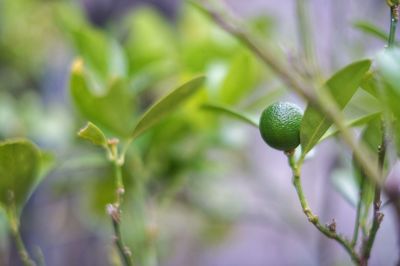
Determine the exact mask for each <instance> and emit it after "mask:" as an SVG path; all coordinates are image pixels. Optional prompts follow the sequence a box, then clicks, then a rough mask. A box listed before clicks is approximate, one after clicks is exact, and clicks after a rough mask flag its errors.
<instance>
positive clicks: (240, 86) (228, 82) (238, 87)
mask: <svg viewBox="0 0 400 266" xmlns="http://www.w3.org/2000/svg"><path fill="white" fill-rule="evenodd" d="M258 69H259V66H258V65H257V61H256V60H255V58H254V57H253V56H252V55H251V54H250V53H249V52H248V51H245V52H241V53H239V54H238V55H236V56H235V58H234V59H233V62H232V63H231V66H230V69H229V70H228V74H227V75H226V77H225V80H224V81H223V83H222V86H221V88H220V90H219V95H218V101H219V102H222V103H224V104H228V105H233V104H235V103H237V102H238V101H240V100H241V99H242V98H243V96H245V95H246V94H247V93H248V92H249V90H251V89H253V88H254V87H255V86H256V83H257V76H258V75H257V71H258Z"/></svg>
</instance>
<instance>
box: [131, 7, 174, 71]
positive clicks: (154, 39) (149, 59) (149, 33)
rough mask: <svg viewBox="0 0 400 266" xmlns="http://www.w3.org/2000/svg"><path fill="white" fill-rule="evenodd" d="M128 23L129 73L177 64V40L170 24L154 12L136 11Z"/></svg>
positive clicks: (150, 10) (143, 9) (146, 10)
mask: <svg viewBox="0 0 400 266" xmlns="http://www.w3.org/2000/svg"><path fill="white" fill-rule="evenodd" d="M127 22H128V26H129V29H130V32H129V37H128V40H127V41H126V43H125V47H126V50H127V55H128V57H127V58H128V61H129V68H130V70H129V73H130V74H136V73H137V72H138V71H140V70H142V69H143V68H145V67H148V66H149V65H153V66H154V65H156V64H164V65H165V61H173V62H175V61H176V56H177V55H178V54H177V38H176V36H175V35H174V34H173V31H172V27H171V26H170V23H169V22H168V21H166V20H165V18H163V17H162V16H161V15H160V14H159V13H158V12H157V11H156V10H155V9H150V8H141V9H136V10H135V12H134V14H133V15H132V16H130V17H129V19H128V21H127ZM175 68H176V67H175ZM170 69H174V68H170Z"/></svg>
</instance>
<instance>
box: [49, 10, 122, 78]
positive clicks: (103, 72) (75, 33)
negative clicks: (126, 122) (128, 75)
mask: <svg viewBox="0 0 400 266" xmlns="http://www.w3.org/2000/svg"><path fill="white" fill-rule="evenodd" d="M56 14H57V17H56V22H57V24H58V26H59V27H60V28H61V30H62V33H64V34H66V36H67V38H68V40H69V41H70V42H71V44H72V47H73V48H74V50H75V52H76V53H77V55H79V56H80V57H82V58H83V59H84V60H85V63H86V64H87V65H88V67H89V69H90V70H91V71H92V72H91V73H93V74H94V75H95V77H96V79H97V80H99V81H101V83H102V84H104V83H105V82H106V80H107V78H108V77H109V76H110V75H112V74H123V73H125V70H123V69H122V68H123V67H125V65H124V63H123V62H121V60H125V59H124V56H121V53H122V50H121V49H119V47H118V46H117V45H118V44H117V43H116V41H115V40H112V39H111V38H110V37H109V36H107V35H106V34H105V32H104V31H101V30H99V29H96V28H95V27H93V26H92V25H90V24H89V23H88V21H87V20H86V19H85V15H84V14H83V12H82V10H81V9H80V8H79V7H78V6H75V5H71V4H59V8H58V10H57V12H56Z"/></svg>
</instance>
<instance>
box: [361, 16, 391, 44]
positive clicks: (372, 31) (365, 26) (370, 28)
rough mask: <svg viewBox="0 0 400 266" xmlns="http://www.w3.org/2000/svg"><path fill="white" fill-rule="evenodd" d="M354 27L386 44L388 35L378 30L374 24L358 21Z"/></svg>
mask: <svg viewBox="0 0 400 266" xmlns="http://www.w3.org/2000/svg"><path fill="white" fill-rule="evenodd" d="M353 25H354V27H355V28H357V29H359V30H361V31H363V32H365V33H367V34H369V35H371V36H373V37H376V38H378V39H380V40H382V41H384V42H387V40H388V38H389V35H388V34H387V33H386V32H385V31H384V30H382V29H380V28H378V27H377V26H375V25H374V24H372V23H370V22H368V21H363V20H359V21H356V22H354V24H353Z"/></svg>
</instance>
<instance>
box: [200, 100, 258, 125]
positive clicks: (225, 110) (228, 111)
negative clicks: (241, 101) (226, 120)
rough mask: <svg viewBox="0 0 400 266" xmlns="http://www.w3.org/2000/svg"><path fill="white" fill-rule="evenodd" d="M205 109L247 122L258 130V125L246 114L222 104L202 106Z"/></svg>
mask: <svg viewBox="0 0 400 266" xmlns="http://www.w3.org/2000/svg"><path fill="white" fill-rule="evenodd" d="M202 108H203V109H206V110H209V111H212V112H215V113H216V114H222V115H227V116H229V117H231V118H233V119H236V120H239V121H241V122H245V123H247V124H249V125H251V126H253V127H256V128H258V123H257V122H256V121H254V120H253V119H251V118H250V117H248V116H247V115H246V114H243V113H242V112H239V111H236V110H233V109H232V108H230V107H227V106H223V105H220V104H212V103H206V104H203V105H202Z"/></svg>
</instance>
